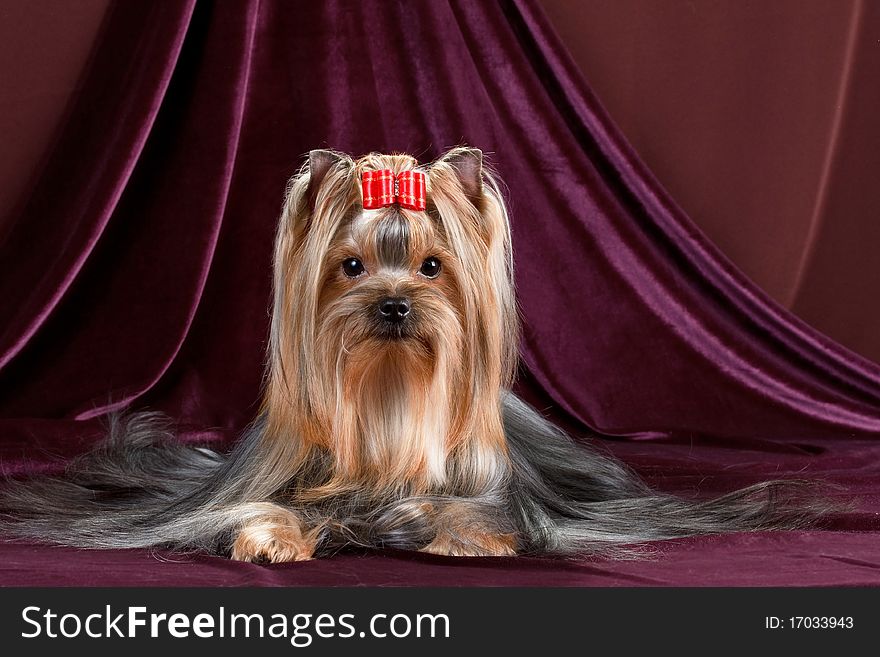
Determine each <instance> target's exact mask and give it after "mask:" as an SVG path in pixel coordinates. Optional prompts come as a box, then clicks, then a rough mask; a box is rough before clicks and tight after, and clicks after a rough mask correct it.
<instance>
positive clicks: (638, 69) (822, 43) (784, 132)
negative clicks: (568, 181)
mask: <svg viewBox="0 0 880 657" xmlns="http://www.w3.org/2000/svg"><path fill="white" fill-rule="evenodd" d="M542 4H543V5H544V7H545V10H546V11H547V13H548V14H549V16H550V18H551V20H552V22H553V24H554V26H555V27H556V30H557V31H558V32H559V34H560V36H561V37H562V38H563V40H564V42H565V43H566V45H567V46H568V48H569V50H570V51H571V53H572V55H573V56H574V58H575V60H576V61H577V63H578V65H579V66H580V68H581V70H582V71H583V73H584V75H585V76H586V78H587V80H588V81H589V83H590V84H591V85H592V86H593V88H594V89H595V90H596V92H597V93H598V95H599V97H600V98H601V99H602V101H603V103H604V104H605V106H606V107H607V109H608V110H609V112H610V113H611V116H612V117H614V119H615V121H616V122H617V123H618V125H619V126H620V127H621V128H622V130H623V132H624V134H626V136H627V137H628V138H629V140H630V141H631V142H632V143H633V145H634V146H635V148H636V150H637V151H638V152H639V154H640V155H641V157H642V158H643V159H644V160H645V161H646V162H647V164H648V166H649V167H651V169H652V170H653V171H654V173H655V174H656V175H657V177H658V178H659V179H660V180H661V181H662V182H663V184H664V185H665V186H666V187H667V188H668V189H669V190H670V192H671V193H672V195H673V196H674V197H675V198H676V199H677V201H678V202H679V204H680V205H682V206H683V207H684V209H685V210H686V211H687V212H688V213H689V214H690V215H691V217H692V218H693V219H694V221H695V222H696V223H697V224H698V225H699V226H700V227H701V228H702V229H703V230H704V231H705V232H706V233H707V234H708V235H709V236H710V237H711V238H712V239H713V240H714V241H715V243H716V244H718V246H719V247H721V249H722V250H723V251H724V252H725V253H726V254H727V255H728V256H729V257H730V258H731V259H732V260H733V261H734V262H735V263H736V264H737V265H739V267H740V268H741V269H743V270H744V271H745V272H746V273H747V274H748V275H749V276H751V278H752V279H754V280H755V281H756V282H757V283H758V284H759V285H761V287H763V288H764V289H765V290H766V291H767V292H769V293H770V294H771V295H772V296H773V297H774V298H776V299H777V300H778V301H779V302H781V303H782V304H783V305H784V306H786V307H788V308H792V309H793V310H794V311H795V312H797V313H798V314H799V315H801V316H802V317H803V318H805V319H806V320H807V321H809V322H810V323H812V324H813V325H814V326H816V327H817V328H819V329H820V330H822V331H824V332H825V333H827V334H828V335H830V336H831V337H833V338H835V339H837V340H839V341H840V342H842V343H843V344H845V345H846V346H848V347H850V348H851V349H854V350H856V351H858V352H860V353H862V354H864V355H867V356H869V357H871V358H873V359H874V360H875V361H880V304H878V303H877V302H876V298H877V297H878V293H880V257H878V256H877V255H876V252H877V250H878V248H880V221H878V217H880V185H878V184H877V182H876V181H877V178H878V174H880V121H878V120H877V117H878V116H880V3H876V2H864V1H861V0H774V2H741V1H739V0H697V1H693V0H615V1H613V2H611V1H608V0H580V1H579V2H573V1H572V0H542Z"/></svg>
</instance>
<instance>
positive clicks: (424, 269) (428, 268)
mask: <svg viewBox="0 0 880 657" xmlns="http://www.w3.org/2000/svg"><path fill="white" fill-rule="evenodd" d="M419 273H420V274H421V275H422V276H424V277H425V278H437V276H439V275H440V261H439V260H437V258H434V257H431V258H425V261H424V262H423V263H422V266H421V267H420V268H419Z"/></svg>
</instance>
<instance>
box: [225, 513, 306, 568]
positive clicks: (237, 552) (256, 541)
mask: <svg viewBox="0 0 880 657" xmlns="http://www.w3.org/2000/svg"><path fill="white" fill-rule="evenodd" d="M316 544H317V538H316V537H315V536H314V535H313V534H305V535H304V534H303V533H302V532H301V531H300V528H299V526H298V525H292V524H279V523H272V522H268V521H267V522H258V523H254V524H251V525H247V526H245V527H243V528H242V530H241V532H239V534H238V537H237V538H236V539H235V543H234V544H233V545H232V558H233V559H236V560H237V561H251V562H253V563H283V562H286V561H307V560H308V559H311V558H312V556H313V555H314V553H315V546H316Z"/></svg>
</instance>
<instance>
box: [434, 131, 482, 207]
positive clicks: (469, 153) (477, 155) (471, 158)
mask: <svg viewBox="0 0 880 657" xmlns="http://www.w3.org/2000/svg"><path fill="white" fill-rule="evenodd" d="M440 161H441V162H445V163H446V164H449V165H450V166H452V168H453V169H455V173H456V175H457V176H458V181H459V182H460V183H461V187H462V189H463V190H464V193H465V195H466V196H467V197H468V200H469V201H470V202H471V203H473V204H474V205H475V206H476V207H477V208H479V207H480V205H481V203H482V199H483V151H481V150H480V149H479V148H470V147H467V146H459V147H457V148H453V149H452V150H450V151H448V152H447V153H446V154H444V155H443V156H442V157H441V158H440Z"/></svg>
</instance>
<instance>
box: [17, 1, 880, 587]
mask: <svg viewBox="0 0 880 657" xmlns="http://www.w3.org/2000/svg"><path fill="white" fill-rule="evenodd" d="M66 125H67V127H66V129H65V131H64V133H63V135H62V137H61V138H60V140H59V142H58V144H57V145H56V147H55V149H54V151H53V154H52V157H51V158H49V160H48V161H47V162H46V165H45V167H44V169H43V171H42V174H41V176H40V178H39V180H38V182H37V184H36V186H35V187H34V189H33V191H32V193H31V194H30V196H29V201H28V203H27V204H26V205H25V206H24V208H23V210H22V212H21V213H20V214H18V215H17V216H15V217H13V220H12V222H11V223H10V224H9V226H8V229H7V233H6V235H5V238H3V242H2V244H0V272H2V277H0V299H2V300H3V305H2V307H3V309H4V312H3V320H2V322H0V414H2V417H3V418H4V419H3V420H2V422H0V431H2V438H0V448H2V451H0V457H2V466H3V468H4V470H5V471H7V472H12V473H29V472H39V471H45V470H53V469H57V467H58V466H59V464H60V462H61V460H62V459H63V457H65V456H67V455H69V454H72V453H75V452H76V451H79V450H81V449H83V447H84V446H85V445H86V444H88V443H90V442H91V441H93V440H94V439H96V438H97V436H98V435H99V433H100V418H101V416H102V415H104V414H106V413H107V412H108V411H110V410H112V409H116V408H121V407H123V406H132V407H135V408H142V407H150V408H157V409H161V410H163V411H165V412H166V413H168V414H169V415H171V416H173V417H175V418H177V419H178V420H179V421H180V424H181V432H182V439H185V440H189V439H198V440H207V441H216V442H217V443H218V444H223V442H224V441H228V440H230V439H232V438H234V436H235V434H236V432H237V431H238V430H239V429H240V428H241V427H242V425H243V424H244V423H246V422H247V421H248V419H250V418H251V417H252V415H253V413H254V411H255V408H256V401H257V399H258V394H259V383H260V375H261V369H262V362H263V350H264V347H265V342H266V335H267V326H268V318H267V307H268V301H269V282H270V271H269V267H270V249H271V242H272V237H273V231H274V228H275V221H276V217H277V213H278V209H279V205H280V201H281V197H282V194H283V190H284V184H285V182H286V180H287V178H288V177H289V176H290V175H291V174H292V173H293V172H294V171H295V170H296V169H297V168H298V166H299V165H300V163H301V161H302V156H303V154H304V153H306V152H308V150H310V149H311V148H316V147H322V146H329V147H333V148H337V149H340V150H345V151H349V152H353V153H356V154H360V153H364V152H367V151H370V150H382V151H390V150H401V151H407V152H411V153H414V154H416V155H419V156H420V157H421V158H422V159H425V160H427V159H430V158H432V157H434V156H436V155H437V154H438V153H440V152H441V151H442V150H443V149H445V148H446V147H449V146H451V145H455V144H457V143H462V142H466V143H468V144H471V145H474V146H478V147H480V148H482V149H483V150H484V151H486V152H487V153H489V154H490V157H491V159H492V160H493V161H494V162H495V164H496V166H497V169H498V171H499V173H500V174H501V177H502V178H503V179H504V180H505V182H506V183H507V185H508V186H509V192H508V198H509V201H510V209H511V215H512V222H513V234H514V246H515V255H516V265H517V285H518V289H519V296H520V302H521V307H522V314H523V317H524V321H525V335H524V341H523V355H524V367H523V381H522V384H521V385H522V389H523V391H524V392H525V394H526V395H527V396H528V397H529V398H531V399H532V400H534V401H535V402H536V403H539V404H540V405H542V407H544V406H546V407H548V408H549V409H551V410H552V412H553V413H554V414H555V416H556V417H557V419H559V420H560V421H563V422H564V423H566V424H567V425H568V426H570V427H573V428H574V429H575V430H579V431H584V430H585V428H586V427H592V428H594V429H596V430H598V431H601V432H603V433H604V434H606V435H607V436H608V437H609V438H610V437H611V436H621V437H627V438H629V440H614V441H612V440H609V441H608V444H609V446H610V447H611V448H612V449H614V451H616V452H617V453H618V454H620V455H621V456H622V457H624V458H626V459H627V460H628V461H629V462H631V463H632V464H633V465H634V466H635V467H637V468H638V469H639V470H640V471H641V472H642V473H643V474H644V475H645V476H646V477H648V478H649V479H650V480H651V481H652V482H653V483H655V484H656V485H658V486H663V487H665V488H669V489H673V490H680V491H682V492H692V491H693V490H695V489H697V487H699V489H700V490H701V491H703V492H708V491H717V490H725V489H728V488H730V487H732V486H735V485H740V484H744V483H749V482H752V481H756V480H758V479H762V478H766V477H770V476H780V475H786V474H789V473H798V474H800V475H802V476H803V475H806V476H815V477H820V478H824V479H826V480H830V481H834V482H837V483H839V484H841V485H842V486H843V490H842V491H841V494H853V493H854V494H858V495H860V500H861V501H860V507H859V510H858V511H856V512H853V513H852V514H849V515H848V516H846V517H844V518H840V519H839V520H838V521H837V523H836V525H835V526H834V527H833V528H832V529H834V530H835V531H826V532H797V533H789V534H780V535H756V536H754V535H749V536H731V537H712V538H699V539H692V540H688V541H676V542H672V543H668V544H665V545H662V546H660V547H659V549H660V550H661V551H662V553H663V554H662V556H661V558H660V560H659V561H658V560H654V561H651V562H638V563H627V564H617V563H613V562H601V561H599V562H597V561H592V562H589V563H586V562H585V563H583V564H559V563H557V562H552V561H542V560H534V559H517V560H446V559H439V558H434V557H428V556H423V555H407V554H371V555H347V556H340V557H336V558H334V559H332V560H328V561H323V562H312V563H308V564H289V565H283V566H276V567H272V568H262V567H258V566H252V565H243V564H234V563H229V562H225V561H223V560H219V559H213V558H196V559H193V560H191V561H192V563H186V564H181V563H175V564H166V563H161V562H159V561H155V560H153V559H152V558H151V557H150V556H149V555H147V554H146V553H138V552H128V553H126V552H112V553H81V552H78V551H73V550H60V549H50V548H41V547H32V546H22V545H2V546H0V552H2V555H3V556H2V558H0V573H2V579H0V581H2V582H6V583H11V584H16V583H44V584H53V583H64V584H89V583H96V584H100V583H103V584H114V583H159V584H177V583H186V584H247V583H267V584H287V585H292V584H376V583H396V584H404V583H418V584H426V583H436V584H455V583H462V584H465V583H466V584H538V585H542V584H632V583H636V584H647V583H661V584H663V583H676V584H704V583H714V584H790V583H802V584H813V583H816V584H829V583H843V584H848V583H853V584H856V583H861V584H864V583H878V582H880V563H878V561H877V559H876V557H874V556H872V555H875V554H876V543H877V536H876V534H875V530H876V529H877V522H876V515H877V511H878V510H880V500H878V495H877V490H878V471H880V468H878V465H877V463H878V456H880V449H878V447H877V443H876V438H877V435H878V431H880V367H878V366H877V365H876V364H874V363H871V362H869V361H866V360H864V359H862V358H860V357H858V356H856V355H854V354H852V353H851V352H848V351H846V350H845V349H843V348H842V347H840V346H839V345H837V344H836V343H834V342H833V341H831V340H829V339H828V338H826V337H824V336H823V335H821V334H820V333H818V332H817V331H815V330H813V329H811V328H810V327H809V326H807V325H805V324H804V323H803V322H801V321H799V320H797V319H796V318H794V317H793V316H792V315H791V314H790V313H788V312H787V311H784V310H782V309H781V308H780V307H779V306H777V305H776V304H775V303H774V302H772V301H770V300H769V299H768V298H767V297H766V295H764V294H763V293H762V292H760V291H759V290H758V289H757V288H756V287H755V286H754V285H753V284H752V283H751V282H750V281H748V280H747V279H746V278H745V277H744V276H742V275H741V274H740V273H739V272H738V270H736V269H735V268H734V267H733V266H732V265H730V264H729V262H728V261H727V260H726V259H725V258H724V257H723V256H722V255H721V254H720V253H719V252H718V251H717V250H716V249H715V248H714V247H713V246H712V245H711V244H710V243H709V242H708V241H707V240H706V239H705V238H704V237H703V235H702V234H701V233H700V232H699V231H698V230H697V229H696V228H695V227H694V225H693V224H692V223H691V222H690V221H689V220H688V219H687V217H686V216H684V214H683V213H682V212H681V210H680V209H678V208H677V206H676V205H675V203H674V202H673V201H672V200H671V199H670V198H669V197H668V196H667V195H666V194H665V192H664V191H663V190H662V189H661V188H660V186H659V185H658V184H657V183H656V181H655V180H654V179H653V177H652V176H651V175H650V173H649V172H648V171H647V170H646V169H645V167H644V166H643V165H642V164H641V163H640V161H639V160H638V158H637V156H636V155H635V154H634V153H633V152H632V150H631V149H630V148H629V146H628V145H627V144H626V143H625V142H624V140H623V138H622V137H621V136H620V133H619V132H618V131H617V130H616V128H615V127H614V125H613V124H612V123H611V121H610V120H609V119H608V117H607V116H606V115H605V113H604V111H603V110H602V108H601V107H600V105H599V103H598V102H597V100H596V99H595V98H594V97H593V96H592V94H591V92H590V91H589V89H588V87H587V85H586V84H585V83H584V81H583V80H582V79H581V78H580V76H579V74H578V73H577V71H576V69H575V67H574V66H573V65H572V63H571V61H570V60H569V58H568V55H567V53H566V52H565V51H564V49H563V48H562V46H561V45H560V43H559V41H558V40H557V39H556V37H555V35H554V34H553V33H552V31H551V30H550V28H549V25H548V23H547V22H546V20H545V18H544V17H543V15H542V14H541V13H540V11H539V10H538V9H537V8H536V7H535V6H534V5H533V4H532V3H531V2H527V1H525V0H523V1H518V2H502V3H497V4H496V3H483V2H450V3H444V2H430V3H428V2H425V3H396V4H393V3H386V2H327V3H299V4H296V5H294V4H293V3H287V2H272V1H263V2H257V1H253V2H223V3H216V4H212V3H205V2H198V3H197V4H196V3H193V2H189V3H188V2H178V3H118V4H117V5H115V6H114V7H113V8H112V10H111V12H110V14H109V16H108V18H107V19H106V23H105V26H104V28H103V37H102V39H101V40H100V43H99V47H98V48H97V50H96V52H95V53H94V56H93V61H92V62H91V64H90V69H89V76H88V78H87V80H86V82H85V84H84V85H83V87H82V89H81V92H80V93H79V95H78V97H77V100H76V103H75V104H74V106H73V107H72V108H71V109H70V112H69V116H68V118H67V124H66ZM648 438H650V439H652V440H639V439H648ZM47 562H50V563H48V564H47ZM719 563H724V564H725V566H726V567H729V568H731V570H730V572H722V571H719V570H718V568H719V566H718V564H719ZM805 564H808V565H806V566H805Z"/></svg>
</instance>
